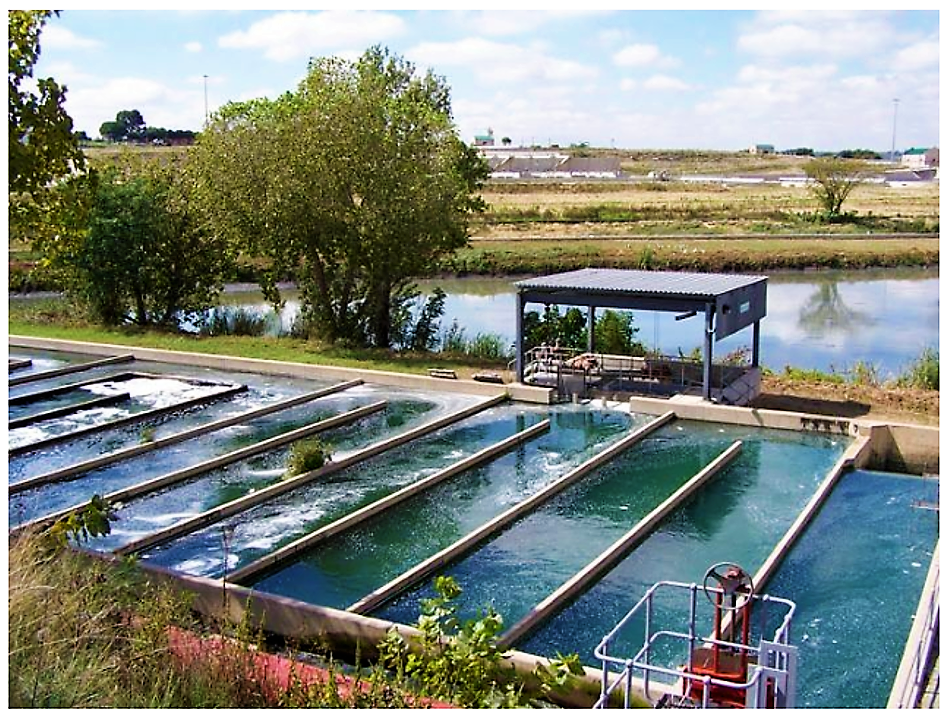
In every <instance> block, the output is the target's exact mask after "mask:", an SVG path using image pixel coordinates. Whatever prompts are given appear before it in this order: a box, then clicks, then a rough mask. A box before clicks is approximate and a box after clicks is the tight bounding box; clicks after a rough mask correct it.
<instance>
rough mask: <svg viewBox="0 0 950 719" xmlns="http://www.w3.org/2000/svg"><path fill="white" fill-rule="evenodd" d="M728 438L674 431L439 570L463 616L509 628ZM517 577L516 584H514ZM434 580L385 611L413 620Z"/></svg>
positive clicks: (621, 458) (697, 430)
mask: <svg viewBox="0 0 950 719" xmlns="http://www.w3.org/2000/svg"><path fill="white" fill-rule="evenodd" d="M728 446H729V440H728V439H727V438H726V437H725V435H724V434H723V433H721V432H719V431H718V430H717V429H715V430H713V431H702V428H700V427H690V428H687V427H686V426H685V425H684V424H683V423H676V424H674V425H672V426H667V427H665V428H663V429H661V430H659V431H658V432H656V433H655V434H653V435H651V436H649V437H648V438H646V439H645V440H643V441H642V442H640V443H638V444H637V445H635V446H634V447H632V448H631V449H629V450H627V451H626V452H624V453H623V454H622V455H620V456H619V457H617V458H616V459H615V460H613V461H612V462H611V463H610V464H608V465H607V466H606V467H603V468H601V469H599V470H597V471H595V472H593V473H592V474H591V475H589V476H588V477H586V478H584V479H583V480H581V481H580V482H579V483H578V484H576V485H574V486H573V487H570V488H568V489H567V490H565V491H564V492H563V493H561V494H558V495H556V496H555V497H554V498H552V499H551V500H549V501H548V502H546V503H545V504H544V505H542V506H541V507H540V508H539V509H538V510H536V511H535V512H532V513H531V514H529V515H528V516H526V517H524V518H523V519H521V520H520V521H519V522H517V523H516V524H515V525H513V526H512V527H511V528H510V529H508V530H506V531H504V532H503V533H501V534H500V535H498V536H496V537H495V538H494V539H492V540H490V541H489V542H487V543H485V544H483V545H481V546H480V547H478V548H476V549H475V550H473V552H472V553H470V554H469V555H467V556H466V557H464V558H463V559H461V560H459V561H457V562H455V563H454V564H453V565H450V566H449V567H447V568H445V569H443V570H440V573H441V574H447V575H450V576H452V577H453V578H454V579H455V580H456V581H457V582H458V583H459V585H460V586H461V587H462V596H461V598H460V601H459V615H460V616H461V617H462V618H463V619H468V618H472V617H474V616H476V614H477V613H478V611H479V610H482V609H484V608H486V607H488V606H492V607H493V608H494V609H495V610H496V611H498V612H499V613H501V615H502V617H503V619H504V620H505V622H506V624H508V625H510V624H513V623H514V622H516V621H517V620H518V619H520V618H521V617H522V616H524V615H525V614H527V612H528V611H529V610H530V609H531V608H532V607H533V606H534V605H535V604H537V603H538V602H540V601H541V600H542V599H544V598H545V597H546V596H547V595H548V594H550V593H551V592H552V591H554V590H555V589H557V587H559V586H560V585H561V584H562V583H564V582H565V581H567V580H568V579H570V578H571V577H572V576H573V575H574V574H575V573H576V572H577V571H578V570H580V569H582V568H583V567H584V566H586V565H587V564H588V563H589V562H590V561H591V560H593V559H594V558H595V557H597V555H598V554H600V553H601V552H602V551H603V550H605V549H606V548H607V547H608V546H610V544H612V543H613V542H614V541H616V540H617V539H619V538H620V537H621V536H622V535H623V534H624V533H626V532H627V531H629V530H630V529H632V528H633V527H634V526H635V525H636V524H637V522H639V521H640V520H641V519H642V518H643V517H645V516H646V515H647V514H649V513H650V512H651V511H652V510H653V509H654V508H655V507H656V506H657V505H659V504H660V503H662V502H663V501H664V500H666V499H667V498H668V497H669V496H670V495H671V494H672V493H673V492H675V491H676V490H677V489H678V488H679V487H680V486H681V485H682V484H683V483H684V482H686V481H687V480H688V479H689V478H690V477H692V476H693V475H694V474H695V473H696V472H698V471H699V470H700V469H702V468H703V467H704V466H706V465H707V464H708V463H709V462H711V461H712V460H713V459H715V457H716V456H718V455H719V454H720V453H721V452H722V451H723V450H725V449H726V447H728ZM513 578H514V581H513ZM431 596H433V592H432V585H431V579H429V580H427V581H426V582H425V583H424V584H422V585H421V586H417V587H416V588H415V589H414V590H412V591H409V592H407V593H405V594H403V595H401V596H399V597H397V598H396V599H394V600H393V601H392V603H390V604H389V605H387V606H385V607H383V608H381V609H380V610H379V611H377V612H376V613H375V614H376V615H377V616H379V617H381V618H383V619H388V620H392V621H397V622H401V623H404V624H406V623H412V622H414V621H415V619H416V617H417V616H418V614H419V606H420V602H421V601H422V599H424V598H427V597H431Z"/></svg>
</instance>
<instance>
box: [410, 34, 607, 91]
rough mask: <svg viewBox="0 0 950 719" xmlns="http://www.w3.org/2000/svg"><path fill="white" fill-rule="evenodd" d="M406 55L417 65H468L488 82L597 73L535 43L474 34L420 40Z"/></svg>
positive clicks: (566, 79)
mask: <svg viewBox="0 0 950 719" xmlns="http://www.w3.org/2000/svg"><path fill="white" fill-rule="evenodd" d="M407 55H408V56H409V57H411V58H412V59H413V60H414V61H415V62H416V64H417V65H419V66H420V67H437V68H442V67H456V66H462V67H465V68H468V69H470V70H471V71H472V72H473V73H474V74H475V77H476V78H477V79H479V80H480V81H481V82H484V83H490V84H499V83H501V84H510V83H534V82H573V81H579V80H591V79H593V78H595V77H596V76H597V71H596V69H594V68H593V67H590V66H588V65H583V64H581V63H579V62H575V61H574V60H562V59H560V58H557V57H553V56H551V55H548V54H546V53H545V52H544V51H543V50H541V49H540V48H538V47H523V46H521V45H514V44H506V43H498V42H494V41H492V40H485V39H484V38H477V37H473V38H466V39H464V40H460V41H458V42H445V43H440V42H427V43H422V44H420V45H417V46H416V47H414V48H412V49H411V50H409V52H408V53H407Z"/></svg>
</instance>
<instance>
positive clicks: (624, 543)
mask: <svg viewBox="0 0 950 719" xmlns="http://www.w3.org/2000/svg"><path fill="white" fill-rule="evenodd" d="M741 449H742V442H738V441H737V442H733V443H732V445H731V446H729V447H728V448H727V449H726V450H725V451H724V452H723V453H722V454H720V455H719V456H718V457H716V459H714V460H713V461H712V462H710V463H709V464H708V465H706V466H705V467H703V469H701V470H700V471H699V472H697V473H696V474H695V475H693V477H692V478H691V479H689V480H688V481H686V482H685V483H684V484H683V486H682V487H680V488H679V489H678V490H676V491H675V492H674V493H673V494H671V495H670V496H669V497H667V498H666V500H665V501H663V502H661V503H660V504H659V505H658V506H657V507H656V508H655V509H654V510H653V511H652V512H650V513H649V514H647V516H645V517H644V518H643V519H641V520H640V521H639V522H637V524H636V526H634V527H633V529H631V530H630V531H629V532H627V533H626V534H624V535H623V536H622V537H621V538H620V539H618V540H617V541H616V542H614V543H613V544H612V545H610V546H609V547H608V548H607V549H606V550H604V551H603V552H602V553H601V554H600V556H598V557H597V558H596V559H594V560H593V561H592V562H590V563H589V564H588V565H587V566H586V567H584V568H583V569H581V570H580V571H579V572H578V573H577V574H575V575H574V576H573V577H571V578H570V579H569V580H567V581H566V582H565V583H564V584H562V585H561V586H560V587H558V588H557V589H555V590H554V591H553V592H552V593H551V594H550V595H548V596H547V597H545V599H544V600H543V601H541V602H540V603H539V604H537V605H535V607H534V608H533V609H532V610H531V611H529V612H528V613H527V614H526V615H525V616H524V617H522V618H521V619H520V620H519V621H518V622H517V623H516V624H514V625H513V626H512V627H511V628H510V629H509V630H508V631H507V632H505V633H504V634H503V635H502V636H501V640H500V642H499V643H500V644H501V645H502V646H505V647H510V646H512V645H513V644H515V643H516V642H517V641H518V640H519V639H521V638H522V637H524V636H525V635H527V634H530V633H531V632H532V631H533V630H534V629H535V628H536V627H538V626H540V625H541V624H543V623H544V622H545V621H547V619H548V618H549V617H551V616H552V615H554V614H556V613H557V612H559V611H560V610H561V609H562V608H564V607H565V606H567V605H568V604H570V603H571V602H572V601H574V599H576V598H577V597H578V596H580V595H581V594H583V593H584V592H586V591H587V590H588V589H589V588H590V587H591V586H592V585H593V584H594V583H595V582H597V581H598V580H599V579H600V578H601V577H603V576H604V575H605V574H607V572H609V571H610V570H611V569H613V568H614V567H615V566H617V564H618V563H619V562H620V561H621V560H622V559H623V558H624V557H626V556H627V554H629V553H630V552H631V551H632V550H633V548H634V547H636V546H637V545H638V544H640V543H641V542H643V540H644V539H646V538H647V537H648V536H649V535H650V533H651V532H652V531H653V530H654V529H655V528H656V526H657V525H658V524H659V523H660V522H662V521H663V520H664V519H666V518H667V517H668V516H669V515H670V514H671V513H672V512H674V511H675V510H676V509H678V508H679V507H682V506H683V505H684V504H685V503H686V502H688V501H689V500H690V499H691V498H692V497H693V496H694V495H695V494H696V492H698V491H699V490H700V489H702V487H703V486H705V485H706V484H707V483H708V482H709V480H710V479H712V478H713V477H715V476H716V475H717V474H718V473H719V472H720V471H722V469H723V468H725V467H726V466H727V465H728V464H729V463H730V462H732V460H734V459H735V458H736V457H737V456H738V455H739V451H740V450H741Z"/></svg>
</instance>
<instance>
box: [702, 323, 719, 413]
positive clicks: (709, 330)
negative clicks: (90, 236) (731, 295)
mask: <svg viewBox="0 0 950 719" xmlns="http://www.w3.org/2000/svg"><path fill="white" fill-rule="evenodd" d="M715 317H716V306H715V305H713V304H707V305H706V336H705V339H704V342H703V399H704V400H706V401H707V402H709V401H710V400H711V399H712V359H713V336H714V333H715V329H714V328H713V320H714V319H715Z"/></svg>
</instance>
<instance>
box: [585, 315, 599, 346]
mask: <svg viewBox="0 0 950 719" xmlns="http://www.w3.org/2000/svg"><path fill="white" fill-rule="evenodd" d="M596 312H597V308H596V307H594V306H593V305H591V306H590V307H588V308H587V351H588V352H590V353H591V354H593V352H594V315H595V314H596Z"/></svg>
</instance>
